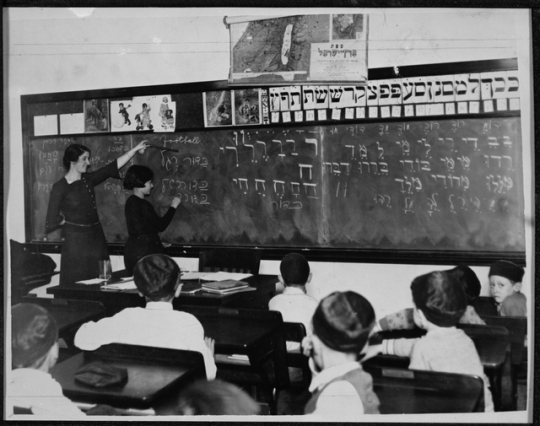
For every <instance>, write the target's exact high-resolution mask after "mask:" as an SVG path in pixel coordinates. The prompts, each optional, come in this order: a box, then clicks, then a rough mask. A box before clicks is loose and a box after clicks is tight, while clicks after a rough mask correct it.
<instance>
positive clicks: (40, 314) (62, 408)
mask: <svg viewBox="0 0 540 426" xmlns="http://www.w3.org/2000/svg"><path fill="white" fill-rule="evenodd" d="M11 319H12V323H11V324H12V335H11V363H12V368H13V371H11V374H10V378H9V380H8V382H7V405H8V412H13V407H19V408H22V409H26V410H30V411H31V413H32V414H33V415H35V416H36V418H39V419H44V418H46V419H51V420H64V419H77V418H81V417H83V418H84V417H86V415H85V413H83V412H82V411H81V410H80V409H79V407H77V406H76V405H75V404H74V403H73V402H71V401H70V400H69V399H68V398H66V397H65V396H64V394H63V392H62V387H61V386H60V383H58V382H57V381H56V380H54V379H53V378H52V376H51V375H50V374H49V370H50V369H51V368H52V367H53V366H54V365H55V364H56V361H57V359H58V329H57V326H56V323H55V321H54V318H52V317H51V316H50V314H49V313H48V312H47V311H46V310H45V309H44V308H42V307H41V306H38V305H34V304H32V303H22V304H19V305H16V306H14V307H13V309H12V311H11ZM38 416H39V417H38Z"/></svg>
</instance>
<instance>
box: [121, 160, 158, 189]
mask: <svg viewBox="0 0 540 426" xmlns="http://www.w3.org/2000/svg"><path fill="white" fill-rule="evenodd" d="M152 179H154V172H153V171H152V169H150V168H149V167H146V166H139V165H135V166H131V167H130V168H129V169H128V171H127V172H126V176H125V177H124V188H126V189H129V190H132V189H133V188H144V185H145V184H146V182H148V181H150V180H152Z"/></svg>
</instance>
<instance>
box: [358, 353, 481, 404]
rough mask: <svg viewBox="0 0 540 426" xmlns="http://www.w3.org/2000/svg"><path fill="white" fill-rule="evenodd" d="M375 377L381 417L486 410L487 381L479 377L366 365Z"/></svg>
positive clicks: (374, 384) (375, 390) (374, 381)
mask: <svg viewBox="0 0 540 426" xmlns="http://www.w3.org/2000/svg"><path fill="white" fill-rule="evenodd" d="M364 369H365V370H366V371H367V372H368V373H369V374H371V377H372V378H373V391H374V392H375V394H376V395H377V397H378V398H379V401H380V406H379V410H380V412H381V414H424V413H433V414H435V413H468V412H483V411H484V382H483V380H482V379H481V378H480V377H478V376H470V375H465V374H454V373H440V372H436V371H420V370H409V369H407V368H395V367H387V366H381V365H377V364H373V363H368V364H364Z"/></svg>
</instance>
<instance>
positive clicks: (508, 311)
mask: <svg viewBox="0 0 540 426" xmlns="http://www.w3.org/2000/svg"><path fill="white" fill-rule="evenodd" d="M524 274H525V271H524V270H523V268H522V267H520V266H518V265H516V264H515V263H512V262H509V261H507V260H499V261H497V262H495V263H493V264H492V265H491V267H490V268H489V287H490V290H491V296H492V297H493V299H494V301H495V303H496V304H497V311H498V312H499V314H500V315H501V316H503V317H525V316H527V297H525V295H524V294H523V293H521V281H522V280H523V275H524Z"/></svg>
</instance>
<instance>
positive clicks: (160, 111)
mask: <svg viewBox="0 0 540 426" xmlns="http://www.w3.org/2000/svg"><path fill="white" fill-rule="evenodd" d="M137 99H138V98H137ZM171 99H172V98H171V95H155V96H148V97H146V98H142V103H141V117H143V118H144V116H145V108H144V107H143V104H146V105H147V107H146V108H147V109H148V113H149V120H150V121H149V123H147V124H146V129H144V130H151V129H150V128H149V126H152V128H153V130H154V131H155V132H174V129H175V125H176V102H172V100H171ZM140 124H141V125H142V126H143V128H144V127H145V123H144V122H142V119H141V123H140ZM139 130H142V129H139Z"/></svg>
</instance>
